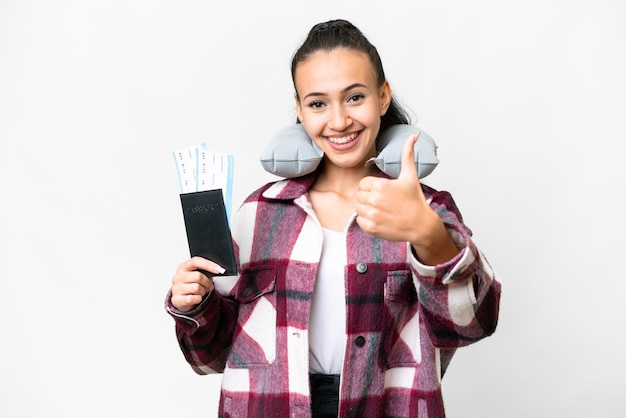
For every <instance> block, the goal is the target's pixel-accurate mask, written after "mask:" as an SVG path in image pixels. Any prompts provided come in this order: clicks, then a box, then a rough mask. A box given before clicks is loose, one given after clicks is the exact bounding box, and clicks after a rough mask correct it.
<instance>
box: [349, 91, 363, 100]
mask: <svg viewBox="0 0 626 418" xmlns="http://www.w3.org/2000/svg"><path fill="white" fill-rule="evenodd" d="M364 98H365V95H364V94H361V93H357V94H353V95H352V96H350V97H348V102H359V101H361V100H363V99H364Z"/></svg>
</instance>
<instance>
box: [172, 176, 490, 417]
mask: <svg viewBox="0 0 626 418" xmlns="http://www.w3.org/2000/svg"><path fill="white" fill-rule="evenodd" d="M315 176H316V173H312V174H310V175H308V176H305V177H301V178H298V179H291V180H281V181H278V182H274V183H271V184H268V185H266V186H264V187H263V188H261V189H259V190H257V191H256V192H255V193H253V194H252V195H251V196H250V197H249V198H248V199H247V200H246V201H245V202H244V204H243V205H242V207H241V208H240V209H239V211H238V213H237V216H236V217H235V219H234V223H233V239H234V241H235V244H236V245H235V247H236V251H237V253H238V259H239V263H240V274H239V276H237V277H217V278H215V285H216V291H215V292H213V293H212V294H211V295H210V296H209V297H208V298H206V299H205V300H204V301H203V302H202V303H201V304H200V305H199V306H198V307H197V308H196V309H195V310H194V311H192V312H188V313H182V312H178V311H176V309H175V308H173V307H172V306H171V303H170V302H169V300H170V299H169V295H168V298H167V299H166V308H167V310H168V312H169V313H170V314H171V315H172V316H173V317H174V319H175V323H176V333H177V337H178V340H179V343H180V347H181V349H182V352H183V353H184V355H185V358H186V359H187V361H188V362H189V364H190V365H191V367H192V368H193V369H194V370H195V371H196V372H197V373H199V374H207V373H224V375H223V381H222V392H221V398H220V405H219V415H220V416H221V417H237V418H240V417H274V418H276V417H309V416H310V415H311V410H310V396H309V379H308V373H309V365H308V355H309V349H308V344H309V342H308V332H307V324H308V319H309V309H310V303H311V295H312V292H313V288H314V284H315V278H316V274H317V267H318V263H319V260H320V254H321V251H322V246H323V239H322V238H323V233H322V228H321V226H320V224H319V222H318V221H317V218H316V217H315V214H314V212H313V209H312V207H311V204H310V202H309V201H308V199H307V194H306V192H307V190H308V189H309V187H310V186H311V184H312V183H313V181H314V180H315ZM422 187H423V189H424V193H425V195H426V197H427V198H428V199H429V202H430V205H431V207H432V208H433V209H434V210H435V211H436V212H437V213H438V214H439V216H440V217H441V219H442V220H443V221H444V223H445V225H446V227H447V229H448V231H449V233H450V235H451V237H452V238H453V239H454V240H455V242H456V243H457V245H458V246H459V247H460V248H463V251H461V252H460V253H459V254H458V255H457V256H456V257H455V258H454V259H452V260H450V261H449V262H447V263H444V264H441V265H438V266H434V267H431V266H425V265H422V264H420V263H419V262H418V261H417V260H416V259H415V257H413V255H412V252H411V250H410V246H409V244H407V243H399V242H391V241H386V240H381V239H379V238H376V237H373V236H371V235H368V234H366V233H365V232H363V231H362V230H361V229H360V228H359V226H358V225H357V223H356V222H355V221H354V219H353V220H352V222H351V224H350V226H349V228H348V231H347V242H346V249H347V257H348V263H347V265H346V267H345V270H344V271H345V277H344V280H345V288H346V318H337V320H338V321H343V320H345V321H346V338H347V344H346V351H345V354H344V365H343V371H342V378H341V384H340V405H339V416H341V417H354V416H361V417H368V418H370V417H383V416H385V417H424V418H426V417H428V418H434V417H436V418H440V417H444V416H445V412H444V406H443V401H442V395H441V377H442V376H443V373H444V372H445V368H446V367H447V365H448V363H449V361H450V359H451V357H452V355H453V354H454V351H455V350H456V349H457V348H458V347H461V346H465V345H468V344H471V343H473V342H476V341H478V340H480V339H482V338H484V337H486V336H488V335H491V334H492V333H493V332H494V331H495V328H496V324H497V318H498V309H499V298H500V283H499V282H498V281H497V279H496V277H495V274H494V272H493V270H492V269H491V268H490V266H489V264H488V262H487V260H486V259H485V257H484V256H483V255H482V254H481V253H480V252H479V251H478V249H477V248H476V245H475V244H474V242H473V241H472V239H471V231H470V230H469V229H468V228H467V227H466V226H465V225H464V224H463V221H462V218H461V215H460V213H459V211H458V209H457V207H456V205H455V203H454V201H453V200H452V197H451V196H450V194H449V193H447V192H438V191H435V190H433V189H431V188H429V187H427V186H422Z"/></svg>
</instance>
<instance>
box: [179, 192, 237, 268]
mask: <svg viewBox="0 0 626 418" xmlns="http://www.w3.org/2000/svg"><path fill="white" fill-rule="evenodd" d="M180 202H181V206H182V210H183V218H184V220H185V230H186V233H187V242H188V244H189V253H190V255H191V257H195V256H200V257H204V258H206V259H208V260H211V261H214V262H216V263H217V264H219V265H220V266H222V267H223V268H225V269H226V271H225V272H224V273H223V275H224V276H233V275H236V274H237V261H236V259H235V251H234V247H233V239H232V236H231V233H230V226H229V223H228V217H227V214H226V213H227V212H226V206H225V204H224V196H223V193H222V189H214V190H205V191H201V192H192V193H184V194H181V195H180ZM203 273H205V274H206V275H207V276H209V277H210V276H215V275H216V274H213V273H208V272H203Z"/></svg>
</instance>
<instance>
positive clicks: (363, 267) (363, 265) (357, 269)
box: [356, 263, 367, 274]
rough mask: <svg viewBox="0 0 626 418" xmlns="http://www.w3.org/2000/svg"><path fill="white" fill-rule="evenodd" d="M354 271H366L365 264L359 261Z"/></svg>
mask: <svg viewBox="0 0 626 418" xmlns="http://www.w3.org/2000/svg"><path fill="white" fill-rule="evenodd" d="M356 271H358V272H359V273H361V274H363V273H365V272H366V271H367V264H365V263H359V264H357V265H356Z"/></svg>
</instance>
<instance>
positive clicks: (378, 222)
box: [356, 133, 458, 263]
mask: <svg viewBox="0 0 626 418" xmlns="http://www.w3.org/2000/svg"><path fill="white" fill-rule="evenodd" d="M418 137H419V133H418V134H416V135H411V136H409V137H408V138H407V139H406V141H405V143H404V146H403V148H402V160H401V162H402V165H401V168H400V175H399V176H398V178H397V179H385V178H379V177H371V176H368V177H364V178H363V179H361V181H360V182H359V191H358V192H357V196H356V200H357V204H356V213H357V218H356V221H357V223H358V224H359V226H360V227H361V229H363V230H364V231H365V232H367V233H368V234H371V235H374V236H377V237H379V238H383V239H387V240H390V241H407V242H410V243H411V244H412V245H413V248H414V249H415V251H416V253H417V255H418V258H420V259H423V260H422V261H424V262H428V261H431V262H432V263H435V262H441V261H445V260H448V259H449V258H451V257H453V256H454V255H455V254H456V253H457V252H458V249H457V248H456V246H455V245H454V243H453V241H452V240H451V239H450V237H449V236H448V233H447V231H446V229H445V226H444V225H443V222H442V221H441V219H440V218H439V216H438V215H437V213H435V211H433V210H432V209H431V207H430V206H429V205H428V202H427V201H426V197H425V196H424V192H423V191H422V187H421V184H420V181H419V178H418V175H417V167H416V166H415V160H414V157H413V147H414V145H415V143H416V141H417V140H418ZM421 255H423V257H422V256H421ZM433 257H434V258H433Z"/></svg>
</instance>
